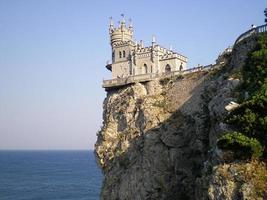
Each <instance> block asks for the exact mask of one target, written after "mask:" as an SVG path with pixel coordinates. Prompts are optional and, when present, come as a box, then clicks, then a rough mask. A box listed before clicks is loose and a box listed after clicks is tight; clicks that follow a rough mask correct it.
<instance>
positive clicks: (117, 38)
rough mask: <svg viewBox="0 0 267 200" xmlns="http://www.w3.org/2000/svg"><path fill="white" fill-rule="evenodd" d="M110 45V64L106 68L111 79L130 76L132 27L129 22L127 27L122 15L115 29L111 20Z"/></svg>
mask: <svg viewBox="0 0 267 200" xmlns="http://www.w3.org/2000/svg"><path fill="white" fill-rule="evenodd" d="M109 36H110V45H111V49H112V64H111V65H107V68H108V69H109V70H111V71H112V77H113V78H119V77H126V76H129V75H132V61H131V57H132V50H133V49H134V46H135V44H134V42H133V25H132V22H131V21H130V23H129V26H128V27H127V25H126V21H125V18H124V15H122V19H121V21H120V22H119V26H118V27H115V25H114V23H113V20H112V18H110V25H109Z"/></svg>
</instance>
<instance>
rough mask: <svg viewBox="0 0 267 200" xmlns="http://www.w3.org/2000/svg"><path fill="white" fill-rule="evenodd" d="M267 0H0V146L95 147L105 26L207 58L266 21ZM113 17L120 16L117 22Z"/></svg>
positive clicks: (201, 60) (104, 74) (193, 60)
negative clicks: (123, 25) (123, 22)
mask: <svg viewBox="0 0 267 200" xmlns="http://www.w3.org/2000/svg"><path fill="white" fill-rule="evenodd" d="M266 7H267V2H266V1H263V0H258V1H246V2H244V1H241V0H237V1H216V2H211V1H208V0H203V1H199V2H195V1H193V0H189V1H186V2H185V1H175V0H169V1H159V2H157V1H141V0H137V1H129V2H127V1H121V0H118V1H116V2H111V1H106V0H100V1H94V2H91V1H86V0H77V1H65V0H57V1H53V0H47V1H34V0H21V1H19V0H13V1H6V0H0V28H1V33H0V34H1V37H0V99H1V103H0V150H93V148H94V143H95V142H96V132H97V131H98V130H99V129H100V127H101V124H102V103H103V100H104V98H105V95H106V93H105V90H104V89H103V88H102V87H101V84H102V80H103V79H110V78H111V73H110V72H109V71H108V70H107V69H106V68H105V64H106V61H107V60H110V59H111V55H110V54H111V48H110V43H109V35H108V25H109V17H110V16H113V19H114V21H115V22H117V21H119V20H120V19H121V17H120V15H121V14H122V13H123V14H124V15H125V17H126V19H129V18H131V19H132V21H133V26H134V37H135V39H137V40H143V41H144V42H145V45H147V46H148V45H150V43H151V40H152V36H153V35H155V36H156V41H157V43H158V44H160V45H162V46H165V47H166V48H168V47H169V46H170V45H171V46H172V48H173V50H174V51H177V52H179V53H181V54H183V55H185V56H187V57H188V58H189V63H188V66H189V67H194V66H196V65H197V64H203V65H208V64H211V63H214V62H215V59H216V58H217V56H218V55H219V53H220V52H222V51H223V50H224V49H225V48H227V47H228V46H229V45H232V44H233V43H234V41H235V39H236V38H237V37H238V36H239V35H240V34H242V33H243V32H245V31H247V30H248V29H250V27H251V25H252V24H255V25H256V26H258V25H262V24H264V14H263V11H264V9H265V8H266ZM116 24H117V23H116Z"/></svg>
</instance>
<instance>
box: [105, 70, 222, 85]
mask: <svg viewBox="0 0 267 200" xmlns="http://www.w3.org/2000/svg"><path fill="white" fill-rule="evenodd" d="M216 67H219V65H206V66H201V67H194V68H191V69H187V70H183V71H172V72H167V73H160V74H159V73H150V74H139V75H133V76H128V77H125V78H115V79H110V80H103V85H102V86H103V87H104V88H112V87H117V86H122V85H126V84H130V83H135V82H145V81H150V80H153V79H155V78H164V77H174V76H178V75H185V74H190V73H194V72H199V71H209V70H212V69H214V68H216Z"/></svg>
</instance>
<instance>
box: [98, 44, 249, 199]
mask: <svg viewBox="0 0 267 200" xmlns="http://www.w3.org/2000/svg"><path fill="white" fill-rule="evenodd" d="M252 43H253V42H252ZM249 45H251V43H249ZM245 49H246V48H245ZM240 51H244V50H243V46H242V48H238V49H235V50H234V55H233V56H232V61H231V63H230V64H229V63H228V64H227V65H226V66H224V67H223V68H222V69H221V70H219V71H218V70H216V71H210V72H196V73H193V74H188V75H185V76H183V77H180V76H178V77H171V78H167V77H166V78H162V79H156V80H154V81H150V82H146V83H136V84H132V85H128V86H124V87H122V88H118V89H114V90H109V91H108V92H107V97H106V99H105V101H104V113H103V126H102V128H101V130H100V132H99V133H98V140H97V142H96V145H95V154H96V158H97V162H98V164H99V166H100V167H101V169H102V171H103V173H104V177H105V178H104V182H103V186H102V192H101V199H109V200H112V199H114V200H115V199H119V200H126V199H127V200H128V199H136V200H138V199H140V200H143V199H182V200H186V199H234V198H237V197H238V198H239V197H240V198H241V197H242V198H243V199H246V198H248V197H249V195H250V194H251V191H250V190H251V187H249V186H248V185H245V184H246V183H245V182H244V181H243V184H242V183H241V182H238V181H236V179H235V176H236V173H238V169H240V168H239V167H238V166H232V165H230V164H225V162H224V161H225V159H226V157H225V153H223V152H221V151H220V150H219V149H218V148H217V147H216V141H217V139H218V137H219V136H220V135H221V134H222V133H223V132H224V131H226V130H228V129H229V127H228V126H227V125H226V124H224V123H223V118H224V116H225V115H226V114H227V110H226V109H225V106H226V105H228V104H229V103H230V102H231V101H235V100H236V99H235V90H234V89H235V87H236V86H237V85H238V83H239V80H238V79H235V78H234V77H233V76H232V72H233V71H235V68H234V67H233V65H235V66H237V65H238V66H239V67H240V65H242V63H239V62H238V59H239V57H240ZM241 54H242V55H243V54H244V53H241ZM242 62H243V61H242ZM248 168H249V166H248ZM242 169H244V168H242ZM232 171H234V172H235V173H232ZM230 172H231V173H230ZM242 198H241V199H242Z"/></svg>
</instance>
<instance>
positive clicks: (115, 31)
mask: <svg viewBox="0 0 267 200" xmlns="http://www.w3.org/2000/svg"><path fill="white" fill-rule="evenodd" d="M109 35H110V43H111V46H112V47H113V45H114V44H116V43H120V42H126V41H133V25H132V22H131V21H130V24H129V27H128V28H127V27H126V22H125V18H124V15H122V20H121V21H120V22H119V26H118V27H117V28H116V27H115V26H114V24H113V20H112V18H110V25H109Z"/></svg>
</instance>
